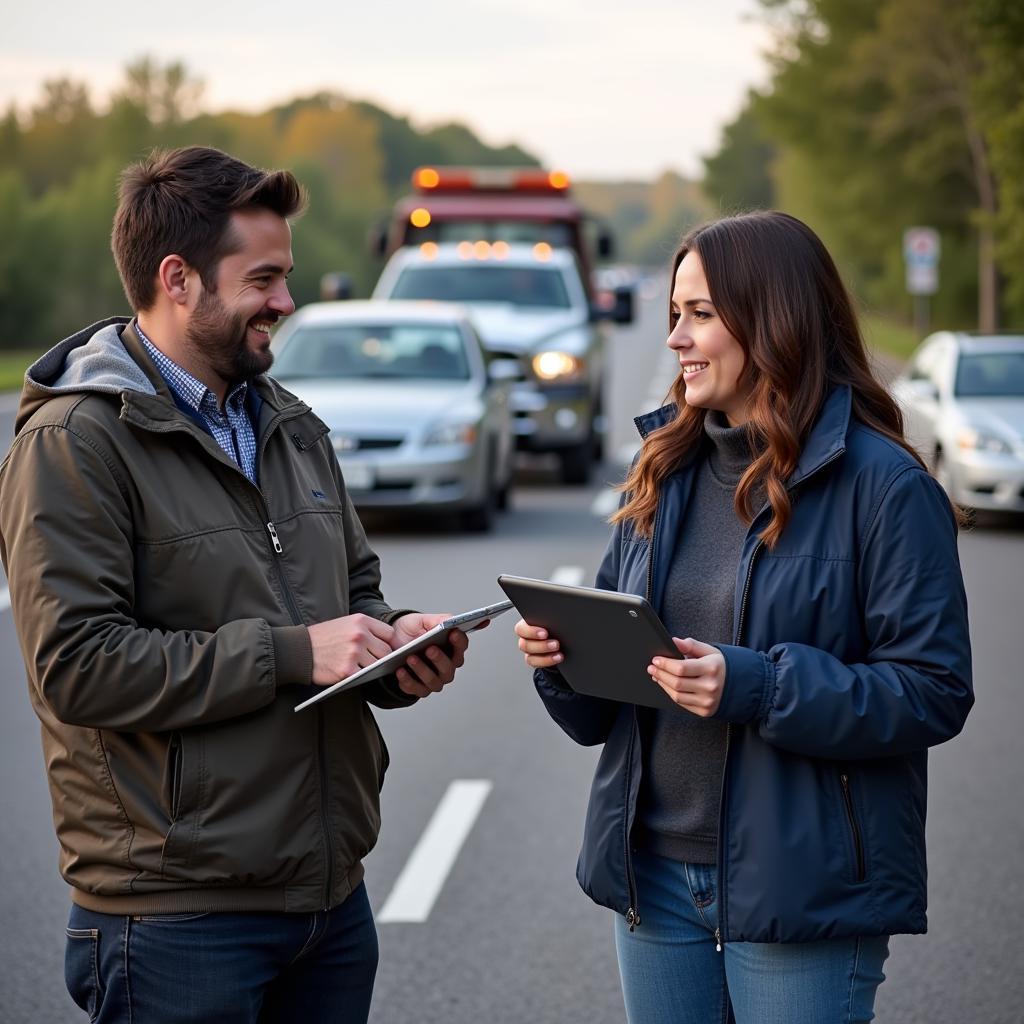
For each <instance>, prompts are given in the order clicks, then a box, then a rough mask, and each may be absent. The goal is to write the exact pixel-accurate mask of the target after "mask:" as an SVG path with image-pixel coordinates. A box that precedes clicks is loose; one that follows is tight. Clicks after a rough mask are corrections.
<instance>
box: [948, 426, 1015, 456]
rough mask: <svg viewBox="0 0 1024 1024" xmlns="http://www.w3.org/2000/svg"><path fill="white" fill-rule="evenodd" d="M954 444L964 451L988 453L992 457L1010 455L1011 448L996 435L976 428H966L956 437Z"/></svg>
mask: <svg viewBox="0 0 1024 1024" xmlns="http://www.w3.org/2000/svg"><path fill="white" fill-rule="evenodd" d="M956 443H957V445H958V446H959V447H960V448H963V449H965V450H966V451H976V452H988V453H989V454H994V455H1012V454H1013V448H1012V446H1011V445H1010V444H1009V442H1007V441H1004V440H1003V438H1001V437H999V435H998V434H993V433H991V432H990V431H988V430H979V429H978V428H977V427H967V428H965V429H964V430H961V431H960V433H959V435H957V439H956Z"/></svg>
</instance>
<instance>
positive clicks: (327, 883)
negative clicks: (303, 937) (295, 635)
mask: <svg viewBox="0 0 1024 1024" xmlns="http://www.w3.org/2000/svg"><path fill="white" fill-rule="evenodd" d="M289 418H291V417H289ZM277 423H278V420H277V418H276V417H275V419H273V420H271V421H270V423H268V424H267V429H266V431H264V433H263V436H262V437H261V438H260V440H259V448H258V449H257V453H256V466H257V467H259V465H260V463H261V462H262V461H263V452H264V451H265V449H266V446H267V441H268V439H269V438H270V435H271V433H272V432H273V429H274V427H275V426H277ZM291 441H292V443H293V444H294V445H295V447H296V448H298V450H299V451H300V452H305V451H306V450H307V448H308V445H306V443H305V442H304V441H303V440H302V438H301V437H300V436H299V434H298V433H292V435H291ZM257 490H258V491H259V493H260V497H261V498H262V500H263V508H264V511H265V513H266V530H267V534H268V535H269V537H270V543H271V546H272V547H273V549H274V554H275V555H276V556H277V557H276V558H274V559H273V562H274V569H275V571H276V573H277V579H278V582H279V583H280V584H281V592H282V593H283V594H284V599H285V603H286V604H287V605H288V611H289V613H290V614H291V616H292V621H293V622H294V623H295V625H297V626H301V625H302V624H303V623H302V615H301V613H300V612H299V608H298V605H297V604H296V601H295V596H294V595H293V594H292V590H291V587H290V586H289V585H288V580H287V579H286V578H285V575H284V566H283V565H282V556H283V555H284V545H283V544H282V543H281V538H280V537H279V536H278V533H277V527H276V526H275V525H274V522H273V520H272V519H271V518H270V500H269V498H268V497H267V495H266V493H265V492H264V491H263V490H262V488H257ZM316 716H317V761H318V767H319V772H318V774H319V776H320V834H321V837H322V839H323V847H324V866H325V869H326V876H325V878H324V900H323V905H324V910H325V911H326V910H330V908H331V890H332V889H333V887H334V837H333V836H332V834H331V818H330V814H329V813H328V806H329V803H330V793H329V791H328V785H327V765H326V757H327V735H326V734H327V719H326V717H325V714H324V709H323V707H322V706H321V707H319V708H317V711H316Z"/></svg>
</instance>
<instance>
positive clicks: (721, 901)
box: [715, 448, 859, 953]
mask: <svg viewBox="0 0 1024 1024" xmlns="http://www.w3.org/2000/svg"><path fill="white" fill-rule="evenodd" d="M845 450H846V449H845V448H841V449H839V451H837V452H835V453H833V454H832V455H831V456H829V458H827V459H826V460H825V461H824V462H822V463H821V464H820V465H818V466H816V467H815V468H814V469H813V470H812V471H811V472H810V473H808V474H807V476H805V477H803V479H801V480H799V481H797V482H796V483H795V484H794V485H793V488H795V487H797V486H799V485H800V484H802V483H803V482H804V480H807V479H808V478H809V477H811V476H814V475H815V474H817V473H819V472H820V471H821V470H823V469H824V468H825V467H826V466H827V465H829V464H830V463H832V462H835V461H836V459H838V458H839V457H840V456H841V455H842V454H843V452H844V451H845ZM790 489H792V488H790ZM767 507H768V506H767V505H764V506H763V507H762V508H761V509H760V510H759V511H758V513H757V515H756V516H754V519H755V520H756V519H757V518H758V516H760V515H761V513H762V512H764V510H765V509H766V508H767ZM751 525H753V523H751ZM762 547H764V541H763V540H762V539H760V538H758V541H757V544H756V545H755V547H754V550H753V551H752V552H751V555H750V565H748V566H747V578H746V580H744V582H743V596H742V597H741V598H740V618H739V622H738V623H737V624H736V638H735V640H734V641H733V646H735V647H740V646H741V645H742V643H743V626H744V624H745V622H746V618H747V601H748V599H749V597H750V582H751V580H752V579H753V577H754V563H755V562H756V561H757V555H758V552H759V551H760V550H761V548H762ZM731 739H732V723H731V722H730V723H728V724H727V725H726V730H725V767H724V768H723V770H722V792H721V795H720V797H719V811H718V927H717V928H716V929H715V949H716V950H717V951H718V952H719V953H721V952H722V945H723V940H722V935H723V933H724V932H725V930H726V927H725V926H726V915H727V907H728V894H727V892H726V888H725V849H726V838H727V836H726V831H727V830H726V825H725V822H726V816H725V795H726V785H727V775H728V771H729V744H730V740H731ZM850 820H851V823H852V822H853V819H852V816H851V819H850ZM854 828H855V829H856V825H855V824H854ZM857 841H858V842H859V836H857Z"/></svg>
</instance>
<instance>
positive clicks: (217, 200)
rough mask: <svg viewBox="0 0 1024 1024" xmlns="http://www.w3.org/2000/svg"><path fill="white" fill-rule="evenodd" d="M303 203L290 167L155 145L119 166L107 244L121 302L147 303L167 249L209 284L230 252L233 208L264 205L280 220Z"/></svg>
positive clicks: (293, 213)
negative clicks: (257, 165)
mask: <svg viewBox="0 0 1024 1024" xmlns="http://www.w3.org/2000/svg"><path fill="white" fill-rule="evenodd" d="M305 205H306V192H305V189H303V187H302V186H301V185H300V184H299V182H298V181H297V180H296V178H295V176H294V175H293V174H292V173H291V171H262V170H259V169H257V168H255V167H250V166H249V165H248V164H245V163H242V161H241V160H236V159H235V158H234V157H231V156H228V155H227V153H222V152H221V151H220V150H219V149H210V148H208V147H206V146H187V147H185V148H183V149H171V150H154V152H152V153H151V154H150V155H149V156H148V157H147V158H146V159H145V160H140V161H139V162H138V163H136V164H132V165H131V166H130V167H126V168H125V170H124V171H123V172H122V173H121V187H120V190H119V193H118V204H117V213H116V214H115V216H114V230H113V233H112V235H111V239H110V245H111V248H112V249H113V251H114V260H115V261H116V263H117V270H118V273H120V275H121V283H122V284H123V285H124V290H125V294H126V295H127V296H128V301H129V302H130V303H131V305H132V308H133V309H135V310H147V309H150V308H151V307H152V305H153V303H154V302H155V301H156V275H157V271H158V270H159V268H160V263H161V262H162V260H163V259H164V257H165V256H169V255H171V254H172V253H175V254H177V255H178V256H180V257H181V258H182V259H183V260H184V261H185V262H186V263H187V264H188V265H189V266H190V267H192V268H193V269H194V270H196V271H197V272H198V274H199V277H200V280H201V281H202V282H203V287H204V288H206V289H207V291H211V292H213V291H216V286H217V266H218V264H219V263H220V261H221V260H222V259H223V258H224V257H225V256H227V255H229V254H230V253H232V252H235V251H237V246H238V242H237V240H236V239H235V237H234V234H233V232H232V230H231V214H232V213H234V212H235V211H236V210H247V209H253V208H263V209H267V210H272V211H273V212H274V213H276V214H278V215H279V216H281V217H284V218H286V219H287V218H291V217H295V216H298V215H299V214H300V213H301V212H302V211H303V209H304V208H305Z"/></svg>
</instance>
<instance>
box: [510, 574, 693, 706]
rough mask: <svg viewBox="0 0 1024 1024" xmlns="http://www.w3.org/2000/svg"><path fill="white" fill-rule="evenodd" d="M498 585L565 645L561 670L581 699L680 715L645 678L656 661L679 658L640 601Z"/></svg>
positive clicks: (513, 581) (586, 590)
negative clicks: (602, 699)
mask: <svg viewBox="0 0 1024 1024" xmlns="http://www.w3.org/2000/svg"><path fill="white" fill-rule="evenodd" d="M498 585H499V586H500V587H501V589H502V590H504V591H505V593H506V594H507V595H508V596H509V598H511V600H512V603H513V604H514V605H515V606H516V609H517V610H518V611H519V614H520V615H522V617H523V618H524V619H526V621H527V622H529V623H530V625H531V626H543V627H544V628H545V629H546V630H547V631H548V633H549V635H550V636H552V637H553V638H554V639H556V640H558V642H559V643H560V644H561V651H562V654H563V656H564V658H565V660H564V661H563V662H562V663H561V664H560V665H559V666H558V669H559V671H560V672H561V673H562V675H563V676H564V677H565V681H566V682H567V683H568V684H569V685H570V686H571V687H572V688H573V689H574V690H575V691H576V692H577V693H586V694H590V695H591V696H593V697H606V698H608V699H609V700H617V701H622V702H623V703H626V704H643V705H645V706H646V707H652V708H672V709H674V710H678V709H679V705H678V704H676V703H675V702H674V701H672V699H671V698H670V697H669V696H668V694H666V693H665V691H664V690H663V689H662V688H661V687H660V686H659V685H658V684H657V683H656V682H655V681H654V680H653V679H652V678H651V677H650V676H649V675H648V674H647V666H648V665H649V664H650V663H651V658H653V657H654V656H655V655H658V654H661V655H666V656H668V657H670V658H678V657H679V656H680V655H679V651H678V650H676V646H675V644H673V643H672V637H671V636H669V633H668V630H667V629H665V626H664V624H663V623H662V621H661V619H659V618H658V616H657V615H656V614H655V612H654V609H653V608H652V607H651V606H650V605H649V604H648V603H647V602H646V601H645V600H644V599H643V598H642V597H635V596H634V595H632V594H617V593H615V592H613V591H610V590H597V589H595V588H593V587H569V586H565V585H564V584H561V583H549V582H548V581H547V580H533V579H528V578H526V577H524V576H505V575H502V576H499V577H498Z"/></svg>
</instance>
